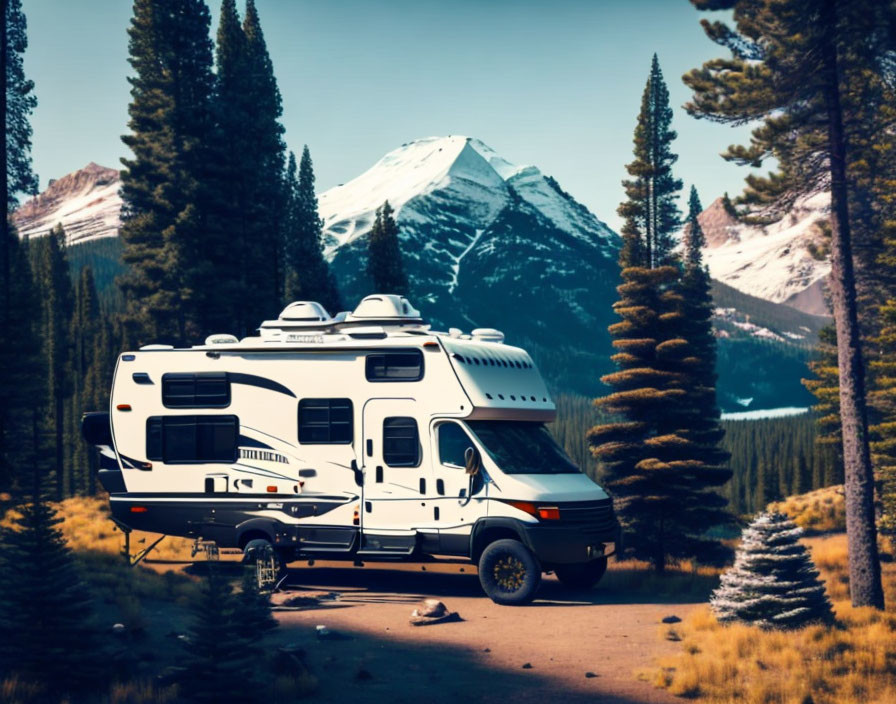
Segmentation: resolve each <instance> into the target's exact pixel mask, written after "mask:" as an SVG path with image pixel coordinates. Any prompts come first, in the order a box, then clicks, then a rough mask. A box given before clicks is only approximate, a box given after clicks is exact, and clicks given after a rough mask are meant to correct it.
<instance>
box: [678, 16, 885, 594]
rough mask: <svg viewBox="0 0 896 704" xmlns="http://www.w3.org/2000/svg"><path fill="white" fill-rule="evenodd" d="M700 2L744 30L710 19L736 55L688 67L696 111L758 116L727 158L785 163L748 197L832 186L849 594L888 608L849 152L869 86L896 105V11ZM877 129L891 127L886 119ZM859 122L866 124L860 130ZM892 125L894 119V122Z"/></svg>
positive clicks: (756, 180)
mask: <svg viewBox="0 0 896 704" xmlns="http://www.w3.org/2000/svg"><path fill="white" fill-rule="evenodd" d="M692 2H693V4H694V5H695V6H696V7H698V8H700V9H713V10H716V9H729V10H733V11H734V22H735V28H734V29H732V28H731V27H730V26H728V25H726V24H725V23H723V22H718V21H716V22H710V21H704V22H703V27H704V29H705V30H706V33H707V35H708V36H709V38H710V39H712V40H713V41H715V42H716V43H718V44H720V45H722V46H724V47H726V48H727V49H728V50H729V51H730V52H731V57H730V58H720V59H713V60H711V61H708V62H707V63H705V64H704V65H703V67H702V68H699V69H694V70H692V71H690V72H689V73H688V74H686V75H685V77H684V80H685V83H687V84H688V86H689V87H690V88H692V89H693V91H694V97H693V100H692V102H690V103H689V104H688V105H686V109H687V110H688V111H689V112H690V113H691V114H692V115H695V116H697V117H704V118H708V119H712V120H715V121H719V122H727V123H732V124H744V123H746V122H750V121H759V122H761V124H760V125H759V126H758V127H756V128H755V129H754V130H753V132H752V137H751V143H750V145H749V146H747V147H744V146H733V147H731V148H729V150H728V151H727V152H726V154H725V155H724V156H725V157H726V158H727V159H730V160H732V161H735V162H737V163H742V164H749V165H751V166H753V167H757V166H760V165H761V164H762V163H763V161H764V160H765V159H766V158H769V157H773V158H775V159H776V161H777V166H778V169H777V171H776V172H774V173H772V174H770V175H769V176H768V177H758V176H750V177H748V178H747V191H746V193H745V196H744V199H743V202H745V203H747V204H760V205H763V206H765V208H766V211H773V210H775V209H778V210H781V209H786V208H787V207H788V206H789V205H790V204H791V203H792V202H793V201H794V200H795V198H797V197H798V196H799V195H800V194H803V193H806V192H812V191H814V190H816V189H818V188H819V187H820V186H822V185H824V184H829V186H830V191H831V264H832V274H831V294H832V303H833V312H834V320H835V324H836V331H837V345H838V368H839V387H840V420H841V427H842V437H843V461H844V466H845V470H846V505H847V535H848V540H849V565H850V592H851V594H852V601H853V604H854V605H855V606H875V607H878V608H882V607H883V603H884V597H883V590H882V587H881V578H880V563H879V559H878V554H877V540H876V527H875V521H874V504H873V473H872V467H871V456H870V451H869V445H868V413H867V406H866V398H865V395H866V390H865V370H864V364H863V359H862V341H861V330H860V327H859V322H858V312H857V286H856V276H855V268H854V257H853V230H852V226H853V225H854V221H853V220H851V218H850V205H851V203H850V193H849V183H850V181H851V179H852V178H853V176H854V175H855V173H856V172H855V168H854V162H853V161H852V156H851V153H850V150H851V148H852V147H853V145H855V144H856V138H858V139H861V134H860V133H861V132H862V131H864V132H865V133H866V134H867V133H868V126H869V124H868V121H867V120H863V119H861V117H862V116H863V115H867V105H864V104H863V101H864V100H865V98H866V97H867V92H868V91H867V88H868V87H869V86H871V85H872V84H873V85H874V89H875V90H877V91H878V92H879V93H880V94H881V95H882V96H884V97H885V102H888V103H890V104H892V103H893V102H894V100H896V98H894V96H893V88H892V86H893V82H892V81H890V80H888V78H887V77H889V78H892V77H893V73H894V69H893V64H892V61H891V60H890V59H889V58H888V57H891V56H892V53H893V51H894V50H896V32H894V31H893V28H894V27H896V7H894V6H893V5H892V4H890V3H880V2H877V1H876V0H852V1H851V2H849V3H846V2H840V1H838V0H760V1H757V0H692ZM874 127H875V129H880V128H881V127H885V126H883V125H881V124H880V123H879V122H877V121H875V125H874ZM853 129H855V130H857V132H853V131H852V130H853ZM890 129H892V125H891V126H890Z"/></svg>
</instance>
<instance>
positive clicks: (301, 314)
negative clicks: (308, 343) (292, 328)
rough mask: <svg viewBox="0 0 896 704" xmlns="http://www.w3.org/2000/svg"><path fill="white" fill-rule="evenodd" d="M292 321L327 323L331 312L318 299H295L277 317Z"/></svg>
mask: <svg viewBox="0 0 896 704" xmlns="http://www.w3.org/2000/svg"><path fill="white" fill-rule="evenodd" d="M277 319H278V320H285V321H289V322H291V323H293V322H295V323H326V322H329V320H330V314H329V313H327V309H326V308H324V307H323V306H322V305H321V304H320V303H318V302H317V301H294V302H292V303H290V304H289V305H288V306H286V308H284V309H283V311H282V312H281V313H280V315H279V316H278V318H277Z"/></svg>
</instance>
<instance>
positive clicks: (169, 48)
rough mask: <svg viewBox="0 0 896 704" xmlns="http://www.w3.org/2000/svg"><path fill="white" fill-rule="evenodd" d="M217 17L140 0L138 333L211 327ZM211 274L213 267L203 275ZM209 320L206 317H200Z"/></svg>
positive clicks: (193, 5)
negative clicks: (210, 145) (212, 33)
mask: <svg viewBox="0 0 896 704" xmlns="http://www.w3.org/2000/svg"><path fill="white" fill-rule="evenodd" d="M209 23H210V17H209V12H208V8H207V7H206V6H205V3H204V2H203V1H202V0H135V2H134V16H133V18H132V20H131V26H130V27H129V28H128V36H129V41H128V51H129V53H130V58H129V62H130V64H131V67H132V68H133V70H134V74H135V75H134V76H132V77H130V78H129V79H128V80H129V82H130V84H131V103H130V105H129V107H128V114H129V116H130V120H129V122H128V127H129V128H130V133H129V134H127V135H125V136H124V137H122V141H124V143H125V144H126V145H127V146H128V147H129V148H130V150H131V152H132V153H133V158H129V159H123V160H122V163H123V164H124V166H125V169H124V170H123V171H122V190H121V193H122V198H123V200H124V204H123V207H122V226H121V230H120V235H121V239H122V243H123V244H124V252H123V254H122V258H123V260H124V262H125V263H126V264H128V265H129V266H128V271H127V273H126V274H124V275H123V276H122V277H121V278H120V280H119V284H120V286H121V289H122V292H123V294H124V299H125V304H126V312H125V320H126V323H127V328H128V338H129V339H130V340H131V341H132V342H133V343H134V344H140V343H144V342H161V341H173V342H183V341H184V340H185V339H186V338H187V337H188V336H192V335H195V334H196V333H197V328H201V327H202V323H203V321H202V320H201V319H199V318H201V315H202V313H201V311H200V309H201V307H202V298H203V297H207V296H209V295H210V294H209V292H208V286H207V284H208V266H207V263H206V259H205V253H206V252H208V251H211V250H212V249H213V248H214V246H215V244H216V242H215V234H216V233H215V230H213V229H211V228H210V224H211V223H210V219H209V211H210V208H211V207H213V204H212V203H211V201H210V197H209V194H208V191H207V190H206V189H205V188H204V186H203V184H205V183H207V180H208V179H207V176H208V172H209V171H210V170H211V169H212V168H213V164H212V163H211V162H210V159H209V156H210V155H209V152H208V150H207V148H206V140H207V139H208V135H209V134H210V133H211V130H212V122H211V118H212V112H211V93H212V45H211V40H210V39H209V36H208V33H209ZM203 274H205V275H204V276H203ZM198 319H199V320H198Z"/></svg>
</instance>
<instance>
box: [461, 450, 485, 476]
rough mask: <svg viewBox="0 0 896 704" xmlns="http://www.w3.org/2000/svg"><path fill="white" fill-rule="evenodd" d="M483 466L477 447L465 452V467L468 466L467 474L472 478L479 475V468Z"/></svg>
mask: <svg viewBox="0 0 896 704" xmlns="http://www.w3.org/2000/svg"><path fill="white" fill-rule="evenodd" d="M481 464H482V458H481V457H480V456H479V452H477V450H476V448H475V447H468V448H467V449H466V450H464V465H465V466H466V470H467V474H469V475H470V476H471V477H473V476H476V475H477V474H479V467H480V465H481Z"/></svg>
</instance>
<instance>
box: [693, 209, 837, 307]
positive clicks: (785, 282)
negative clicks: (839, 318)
mask: <svg viewBox="0 0 896 704" xmlns="http://www.w3.org/2000/svg"><path fill="white" fill-rule="evenodd" d="M829 215H830V196H829V195H828V194H827V193H826V192H821V193H816V194H814V195H812V196H809V197H807V198H802V199H800V200H799V201H797V203H796V204H795V205H794V207H793V208H792V210H791V212H790V213H789V214H788V215H787V216H785V217H784V218H782V219H781V220H779V221H778V222H775V223H772V224H769V225H765V226H755V225H745V224H744V223H741V222H738V221H737V220H736V219H735V218H734V216H733V215H732V214H731V213H730V212H729V211H728V209H727V208H726V207H725V203H724V200H723V199H722V198H717V199H716V200H715V201H713V202H712V204H710V206H709V207H708V208H707V209H706V210H704V211H703V213H701V215H700V217H699V220H700V224H701V226H702V227H703V231H704V233H705V234H706V239H707V247H706V249H705V250H704V257H705V259H706V263H707V264H708V265H709V270H710V272H711V274H712V276H713V278H714V279H717V280H718V281H722V282H724V283H726V284H728V285H729V286H733V287H734V288H736V289H738V290H740V291H743V292H744V293H747V294H749V295H751V296H756V297H758V298H764V299H765V300H768V301H772V302H775V303H785V304H787V305H790V306H793V307H795V308H798V309H799V310H802V311H804V312H807V313H813V314H816V315H825V314H827V306H826V304H825V302H824V300H823V296H822V287H823V285H824V280H825V278H826V277H827V275H828V274H829V273H830V270H831V266H830V262H829V261H828V258H827V253H826V246H825V242H824V237H823V233H822V227H823V226H824V223H825V222H826V220H827V219H828V217H829Z"/></svg>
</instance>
